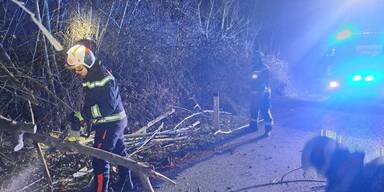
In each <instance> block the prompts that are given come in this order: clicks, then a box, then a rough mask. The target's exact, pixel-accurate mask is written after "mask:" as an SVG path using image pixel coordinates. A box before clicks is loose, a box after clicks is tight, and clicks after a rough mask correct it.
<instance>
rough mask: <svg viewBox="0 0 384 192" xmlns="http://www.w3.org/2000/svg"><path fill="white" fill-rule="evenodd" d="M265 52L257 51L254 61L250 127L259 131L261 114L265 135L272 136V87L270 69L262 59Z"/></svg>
mask: <svg viewBox="0 0 384 192" xmlns="http://www.w3.org/2000/svg"><path fill="white" fill-rule="evenodd" d="M262 56H263V54H262V53H261V52H256V54H255V55H254V58H253V63H252V74H251V109H250V122H249V129H250V130H252V131H257V130H258V127H257V123H258V119H259V115H261V118H262V119H263V121H264V125H265V132H264V135H265V136H270V135H271V131H272V125H273V119H272V114H271V102H270V99H271V88H270V85H269V78H270V70H269V67H268V66H267V65H266V64H264V63H263V61H262Z"/></svg>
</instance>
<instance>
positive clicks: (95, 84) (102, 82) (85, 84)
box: [83, 75, 113, 89]
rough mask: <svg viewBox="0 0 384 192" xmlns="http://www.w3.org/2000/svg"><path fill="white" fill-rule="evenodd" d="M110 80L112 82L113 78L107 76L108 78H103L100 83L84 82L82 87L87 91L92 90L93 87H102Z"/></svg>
mask: <svg viewBox="0 0 384 192" xmlns="http://www.w3.org/2000/svg"><path fill="white" fill-rule="evenodd" d="M110 80H113V76H112V75H108V76H106V77H104V78H103V79H102V80H100V81H92V82H90V81H88V82H85V83H83V87H88V88H89V89H93V88H95V87H103V86H104V85H105V84H107V83H108V81H110Z"/></svg>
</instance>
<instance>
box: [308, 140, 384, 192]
mask: <svg viewBox="0 0 384 192" xmlns="http://www.w3.org/2000/svg"><path fill="white" fill-rule="evenodd" d="M364 156H365V154H364V153H363V152H351V151H349V150H348V149H347V148H346V147H344V146H342V145H341V144H339V143H337V142H336V141H335V140H334V139H330V138H328V137H323V136H318V137H314V138H312V139H311V140H310V141H308V142H307V143H306V144H305V147H304V149H303V153H302V155H301V165H302V168H303V169H304V171H308V170H309V169H310V168H314V169H315V170H316V172H317V173H319V174H320V175H322V176H324V177H326V178H327V186H326V189H325V191H326V192H379V191H384V158H383V157H379V158H376V159H374V160H372V161H371V162H369V163H367V164H364Z"/></svg>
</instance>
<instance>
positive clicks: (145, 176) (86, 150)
mask: <svg viewBox="0 0 384 192" xmlns="http://www.w3.org/2000/svg"><path fill="white" fill-rule="evenodd" d="M27 125H28V126H27ZM31 127H32V128H33V129H32V128H31ZM0 130H1V131H7V132H17V131H19V130H22V131H24V132H25V134H24V138H25V139H26V140H32V142H33V143H44V144H46V145H49V146H51V147H54V148H56V149H58V150H60V151H62V152H77V153H80V154H85V155H88V156H92V157H95V158H99V159H104V160H106V161H109V162H111V163H115V164H117V165H120V166H124V167H127V168H129V169H130V170H132V171H133V172H135V173H136V174H137V175H138V176H139V178H140V181H141V183H142V185H143V187H144V189H145V191H151V192H152V191H154V189H153V187H152V184H151V182H150V179H149V177H155V178H158V179H160V180H163V181H167V182H170V183H172V184H176V183H175V182H174V181H172V180H171V179H169V178H168V177H166V176H164V175H162V174H161V173H158V172H156V171H154V170H153V169H152V167H151V166H149V165H147V164H145V163H142V162H138V161H134V160H133V159H131V158H128V157H122V156H119V155H116V154H113V153H111V152H108V151H104V150H101V149H97V148H93V147H90V146H86V145H83V144H80V143H73V142H66V141H62V140H60V139H56V138H53V137H51V136H49V135H44V134H40V133H35V132H36V126H35V125H34V124H28V123H18V122H16V121H12V120H10V119H7V118H5V117H3V116H1V115H0Z"/></svg>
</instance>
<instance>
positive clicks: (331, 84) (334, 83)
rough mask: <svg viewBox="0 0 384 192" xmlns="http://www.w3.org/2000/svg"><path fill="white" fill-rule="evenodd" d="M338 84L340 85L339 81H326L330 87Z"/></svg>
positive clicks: (335, 86) (332, 87)
mask: <svg viewBox="0 0 384 192" xmlns="http://www.w3.org/2000/svg"><path fill="white" fill-rule="evenodd" d="M339 86H340V84H339V82H337V81H330V82H329V83H328V87H329V88H331V89H334V88H337V87H339Z"/></svg>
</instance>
